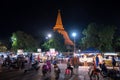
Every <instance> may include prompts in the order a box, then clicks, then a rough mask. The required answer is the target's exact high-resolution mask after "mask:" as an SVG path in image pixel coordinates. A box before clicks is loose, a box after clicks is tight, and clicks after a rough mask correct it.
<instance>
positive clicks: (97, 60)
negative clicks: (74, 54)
mask: <svg viewBox="0 0 120 80" xmlns="http://www.w3.org/2000/svg"><path fill="white" fill-rule="evenodd" d="M95 61H96V67H98V66H99V57H98V54H97V55H96V57H95Z"/></svg>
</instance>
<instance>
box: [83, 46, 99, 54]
mask: <svg viewBox="0 0 120 80" xmlns="http://www.w3.org/2000/svg"><path fill="white" fill-rule="evenodd" d="M81 53H101V52H100V50H98V49H96V48H93V47H90V48H87V49H86V50H83V51H81Z"/></svg>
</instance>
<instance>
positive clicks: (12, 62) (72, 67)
mask: <svg viewBox="0 0 120 80" xmlns="http://www.w3.org/2000/svg"><path fill="white" fill-rule="evenodd" d="M39 61H40V58H39V57H38V58H37V59H36V58H34V57H33V55H32V54H30V55H27V56H24V55H18V56H17V58H11V56H10V55H8V56H7V58H4V56H3V55H2V56H1V57H0V69H1V68H2V67H6V69H11V68H12V69H18V70H21V69H24V73H26V72H27V71H32V70H39V68H40V67H42V74H43V76H44V78H46V79H45V80H50V79H49V78H50V76H48V74H50V73H51V71H52V70H51V69H52V65H53V66H54V73H55V80H58V79H59V77H60V73H61V69H60V68H59V66H58V61H57V59H56V58H55V59H52V58H51V60H50V59H47V60H46V61H45V62H43V65H42V66H38V65H39ZM66 64H67V67H66V69H65V71H64V72H65V76H66V77H68V78H70V77H72V75H74V74H75V75H77V74H78V67H79V64H80V61H79V57H77V56H74V57H70V58H69V59H68V61H67V63H66ZM85 64H86V63H85ZM26 65H28V66H27V68H26ZM112 66H113V69H114V67H115V66H116V60H115V59H114V56H113V57H112ZM90 68H91V74H90V75H91V76H92V74H93V72H94V71H98V72H99V71H100V70H102V71H104V72H106V73H107V67H106V64H105V61H104V60H103V57H102V55H101V54H98V55H96V56H94V57H93V62H92V65H91V66H90Z"/></svg>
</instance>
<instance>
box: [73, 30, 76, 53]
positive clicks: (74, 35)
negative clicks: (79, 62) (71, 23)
mask: <svg viewBox="0 0 120 80" xmlns="http://www.w3.org/2000/svg"><path fill="white" fill-rule="evenodd" d="M72 36H73V37H74V55H75V37H76V33H75V32H73V33H72Z"/></svg>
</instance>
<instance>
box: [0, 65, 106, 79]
mask: <svg viewBox="0 0 120 80" xmlns="http://www.w3.org/2000/svg"><path fill="white" fill-rule="evenodd" d="M40 65H42V64H40ZM58 66H59V67H60V69H61V74H60V78H59V80H66V79H64V78H65V75H64V73H65V69H66V64H58ZM77 71H78V74H77V75H73V76H72V77H71V78H70V79H68V80H90V79H89V76H88V67H84V66H80V67H79V68H78V70H77ZM23 72H24V71H23V70H2V71H0V80H45V79H44V77H43V76H42V72H41V69H40V70H39V71H29V72H27V73H23ZM74 73H76V72H75V71H74ZM48 76H51V80H55V79H54V77H55V76H54V71H53V68H52V72H51V73H50V74H48ZM48 80H50V79H48ZM100 80H105V79H103V78H102V77H100Z"/></svg>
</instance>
